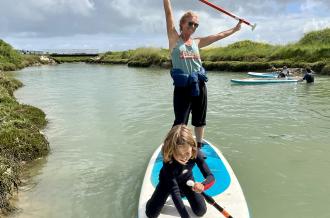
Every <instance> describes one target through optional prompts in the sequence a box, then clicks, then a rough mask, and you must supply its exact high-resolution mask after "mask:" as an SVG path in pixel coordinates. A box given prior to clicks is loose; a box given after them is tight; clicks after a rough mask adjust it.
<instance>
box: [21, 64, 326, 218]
mask: <svg viewBox="0 0 330 218" xmlns="http://www.w3.org/2000/svg"><path fill="white" fill-rule="evenodd" d="M15 75H16V77H17V78H18V79H20V80H21V81H22V82H23V83H24V84H25V87H23V88H21V89H20V90H18V91H17V92H16V93H15V94H16V97H17V98H18V99H19V100H20V101H21V102H23V103H26V104H31V105H34V106H37V107H39V108H41V109H42V110H44V111H45V112H46V114H47V118H48V120H49V124H48V126H47V128H46V129H45V133H46V135H47V137H48V139H49V141H50V146H51V153H50V155H49V156H48V157H47V158H45V159H40V160H38V161H36V162H35V163H33V167H32V168H31V170H30V171H29V175H30V176H31V178H30V179H29V180H28V182H27V184H26V185H25V186H24V187H22V188H21V189H22V190H21V192H20V196H19V200H18V202H17V204H18V207H19V208H20V209H21V210H20V212H19V213H18V214H16V215H15V217H28V218H30V217H31V218H32V217H33V218H39V217H48V218H58V217H100V218H101V217H102V218H103V217H111V218H134V217H136V215H137V205H138V198H139V193H140V186H141V184H142V180H143V176H144V171H145V167H146V165H147V163H148V161H149V158H150V156H151V154H152V152H153V151H154V150H155V148H156V147H157V146H158V145H159V144H160V143H161V142H162V140H163V138H164V135H165V134H166V133H167V131H168V130H169V128H170V127H171V125H172V121H173V111H172V82H171V79H170V76H169V74H168V71H167V70H162V69H138V68H128V67H126V66H102V65H87V64H63V65H58V66H43V67H33V68H26V69H24V70H22V71H20V72H17V73H15ZM240 77H245V75H244V74H233V73H219V72H212V73H209V79H210V81H209V83H208V94H209V107H208V117H207V120H208V125H207V129H206V138H207V139H208V140H209V141H211V142H213V143H214V144H215V145H217V147H218V148H220V149H221V150H222V152H223V153H224V155H225V156H226V158H227V159H228V161H229V162H230V164H231V166H232V167H233V169H234V171H235V173H236V175H237V177H238V179H239V181H240V183H241V186H242V188H243V191H244V193H245V196H246V199H247V202H248V205H249V209H250V212H251V215H252V217H254V218H278V217H281V218H286V217H287V218H289V217H290V218H292V217H297V218H305V217H306V218H307V217H308V218H309V217H318V218H329V217H330V208H329V206H328V203H329V200H330V197H329V196H330V173H329V171H330V78H329V77H317V78H316V83H315V84H314V85H307V84H305V83H300V84H271V85H256V86H239V85H231V84H230V82H229V80H230V79H231V78H240Z"/></svg>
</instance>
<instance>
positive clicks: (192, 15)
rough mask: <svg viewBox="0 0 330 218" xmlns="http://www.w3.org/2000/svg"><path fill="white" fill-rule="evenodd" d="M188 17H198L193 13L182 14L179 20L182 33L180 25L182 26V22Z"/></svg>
mask: <svg viewBox="0 0 330 218" xmlns="http://www.w3.org/2000/svg"><path fill="white" fill-rule="evenodd" d="M190 17H198V15H197V14H196V13H195V12H193V11H187V12H186V13H184V14H183V15H182V17H181V19H180V23H179V25H180V32H182V25H183V24H184V22H186V20H187V19H188V18H190Z"/></svg>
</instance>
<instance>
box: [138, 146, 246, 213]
mask: <svg viewBox="0 0 330 218" xmlns="http://www.w3.org/2000/svg"><path fill="white" fill-rule="evenodd" d="M204 143H205V144H204V146H203V147H202V151H203V153H204V154H205V155H206V157H207V158H206V163H207V164H208V166H209V167H210V170H211V171H212V173H213V175H214V177H215V183H214V185H213V186H212V187H211V188H210V189H208V190H207V191H205V192H206V194H208V195H210V196H212V197H213V198H214V199H215V201H216V202H217V203H218V204H220V205H221V206H222V207H224V208H225V210H227V211H228V212H229V213H230V214H231V215H232V216H233V217H234V218H250V214H249V210H248V206H247V203H246V200H245V197H244V194H243V191H242V189H241V186H240V184H239V182H238V180H237V178H236V176H235V174H234V172H233V170H232V168H231V167H230V165H229V163H228V162H227V160H226V159H225V158H224V156H223V155H222V153H221V152H220V151H219V150H218V149H217V148H216V147H214V146H213V145H212V144H211V143H209V142H207V141H204ZM162 166H163V158H162V155H161V146H159V147H158V148H157V149H156V151H155V152H154V154H153V155H152V157H151V160H150V162H149V164H148V167H147V170H146V173H145V177H144V180H143V184H142V188H141V194H140V200H139V209H138V218H147V217H146V215H145V206H146V203H147V201H148V200H149V199H150V197H151V195H152V193H153V191H154V190H155V187H156V185H157V184H158V175H159V171H160V169H161V168H162ZM193 175H194V177H195V180H196V181H203V180H204V177H203V175H202V173H201V172H200V170H199V169H198V167H197V166H195V167H194V169H193ZM183 201H184V204H185V205H186V208H187V209H188V212H189V214H190V216H191V217H192V218H193V217H197V216H195V215H194V214H193V213H192V211H191V209H190V206H189V203H188V201H187V200H186V199H185V198H184V200H183ZM172 217H180V215H179V213H178V211H177V209H176V208H175V206H174V203H173V201H172V199H171V198H170V197H169V198H168V200H167V201H166V203H165V205H164V207H163V209H162V211H161V214H160V216H159V218H172ZM203 217H204V218H215V217H224V216H223V215H222V214H221V213H220V212H219V211H218V210H216V209H215V208H214V207H213V206H212V205H210V204H207V212H206V214H205V215H204V216H203Z"/></svg>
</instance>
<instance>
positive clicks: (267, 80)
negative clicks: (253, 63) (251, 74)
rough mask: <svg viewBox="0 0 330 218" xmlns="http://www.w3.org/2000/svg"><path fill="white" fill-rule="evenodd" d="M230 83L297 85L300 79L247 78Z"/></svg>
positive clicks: (233, 80)
mask: <svg viewBox="0 0 330 218" xmlns="http://www.w3.org/2000/svg"><path fill="white" fill-rule="evenodd" d="M230 81H231V82H232V83H237V84H265V83H297V82H299V79H294V78H284V79H276V78H247V79H232V80H230Z"/></svg>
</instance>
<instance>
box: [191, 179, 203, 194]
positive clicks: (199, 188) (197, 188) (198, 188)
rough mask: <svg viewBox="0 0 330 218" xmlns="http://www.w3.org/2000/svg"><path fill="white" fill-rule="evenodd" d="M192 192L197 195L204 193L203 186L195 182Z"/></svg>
mask: <svg viewBox="0 0 330 218" xmlns="http://www.w3.org/2000/svg"><path fill="white" fill-rule="evenodd" d="M192 190H193V191H194V192H197V193H202V192H203V191H204V185H203V184H202V183H199V182H196V183H195V184H194V187H193V188H192Z"/></svg>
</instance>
